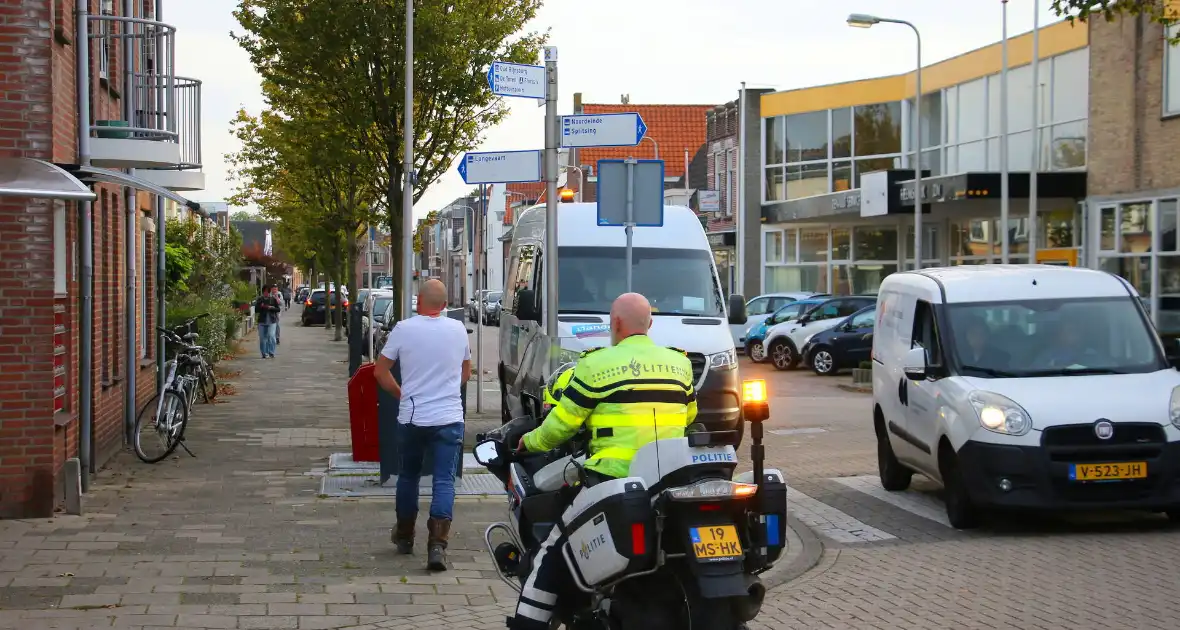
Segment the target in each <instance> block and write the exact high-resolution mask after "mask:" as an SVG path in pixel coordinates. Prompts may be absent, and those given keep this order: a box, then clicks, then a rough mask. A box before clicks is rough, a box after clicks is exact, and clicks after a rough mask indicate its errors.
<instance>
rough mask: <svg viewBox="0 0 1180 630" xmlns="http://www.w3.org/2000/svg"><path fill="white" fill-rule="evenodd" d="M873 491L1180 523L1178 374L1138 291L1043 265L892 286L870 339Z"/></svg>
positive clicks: (917, 278) (965, 506) (896, 280)
mask: <svg viewBox="0 0 1180 630" xmlns="http://www.w3.org/2000/svg"><path fill="white" fill-rule="evenodd" d="M873 403H874V405H873V424H874V427H875V429H876V434H877V457H878V464H879V468H880V475H881V485H883V486H884V487H885V489H886V490H891V491H900V490H905V489H906V488H907V487H908V486H909V484H910V476H911V475H912V474H913V473H914V472H919V473H922V474H923V475H925V476H927V477H929V478H931V479H933V480H934V481H936V482H938V483H941V484H942V485H943V487H944V488H945V493H944V494H945V498H946V511H947V516H948V519H949V521H950V523H951V525H953V526H954V527H957V528H968V527H972V526H974V525H976V524H977V523H978V519H979V515H980V512H981V509H984V508H989V507H991V508H1018V509H1038V510H1063V509H1122V508H1133V509H1144V510H1152V511H1162V512H1166V513H1167V514H1168V516H1169V517H1170V518H1172V519H1174V520H1176V519H1180V475H1178V473H1180V372H1177V371H1176V370H1175V369H1173V368H1171V367H1170V366H1169V362H1168V360H1167V358H1166V357H1165V353H1164V347H1163V345H1162V344H1161V342H1160V339H1159V337H1158V336H1157V334H1156V332H1155V329H1154V328H1153V327H1152V325H1151V321H1150V319H1149V318H1148V315H1147V313H1146V312H1145V311H1144V309H1143V305H1142V303H1141V302H1140V301H1139V299H1138V295H1137V294H1136V292H1135V289H1134V288H1132V287H1131V286H1130V285H1129V284H1128V283H1127V282H1126V281H1125V280H1123V279H1122V278H1119V277H1117V276H1114V275H1111V274H1108V273H1105V272H1101V271H1094V270H1090V269H1077V268H1069V267H1057V266H1049V265H979V266H974V265H971V266H961V267H952V268H944V269H924V270H922V271H911V272H905V273H896V274H893V275H891V276H889V277H887V278H886V279H885V281H884V282H883V283H882V284H881V289H880V293H879V299H878V302H877V326H876V334H875V335H874V336H873Z"/></svg>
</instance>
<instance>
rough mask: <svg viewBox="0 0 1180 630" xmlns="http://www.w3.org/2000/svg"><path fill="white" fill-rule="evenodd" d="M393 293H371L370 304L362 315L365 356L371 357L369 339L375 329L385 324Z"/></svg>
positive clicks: (376, 291) (382, 291) (381, 290)
mask: <svg viewBox="0 0 1180 630" xmlns="http://www.w3.org/2000/svg"><path fill="white" fill-rule="evenodd" d="M393 300H394V296H393V291H389V290H386V289H373V290H372V291H371V292H369V296H368V302H366V303H365V305H364V308H363V310H362V314H361V324H363V326H362V327H361V339H362V343H363V344H364V346H363V347H364V350H363V352H364V356H366V357H367V356H369V337H370V335H371V331H372V330H373V329H376V328H379V327H380V326H381V324H384V323H385V314H386V312H387V311H389V307H390V305H391V304H392V303H393Z"/></svg>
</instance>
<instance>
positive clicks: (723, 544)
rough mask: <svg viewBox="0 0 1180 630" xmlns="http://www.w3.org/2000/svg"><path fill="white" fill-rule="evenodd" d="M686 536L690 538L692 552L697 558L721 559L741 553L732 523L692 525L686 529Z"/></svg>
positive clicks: (740, 546)
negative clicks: (708, 525)
mask: <svg viewBox="0 0 1180 630" xmlns="http://www.w3.org/2000/svg"><path fill="white" fill-rule="evenodd" d="M688 536H689V538H690V539H691V540H692V554H693V555H694V556H696V558H697V559H698V560H723V559H727V558H739V557H741V555H742V543H741V541H739V540H738V534H737V528H736V527H734V526H733V525H713V526H711V527H693V528H691V529H689V530H688Z"/></svg>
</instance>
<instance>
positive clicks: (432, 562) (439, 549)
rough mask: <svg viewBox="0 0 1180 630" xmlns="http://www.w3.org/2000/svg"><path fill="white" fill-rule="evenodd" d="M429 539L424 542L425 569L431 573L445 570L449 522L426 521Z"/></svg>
mask: <svg viewBox="0 0 1180 630" xmlns="http://www.w3.org/2000/svg"><path fill="white" fill-rule="evenodd" d="M426 531H427V532H428V534H429V536H430V537H429V538H428V539H427V541H426V554H427V556H426V568H427V569H429V570H431V571H446V570H447V553H446V552H447V538H449V537H450V535H451V521H450V520H448V519H445V518H432V519H430V520H428V521H426Z"/></svg>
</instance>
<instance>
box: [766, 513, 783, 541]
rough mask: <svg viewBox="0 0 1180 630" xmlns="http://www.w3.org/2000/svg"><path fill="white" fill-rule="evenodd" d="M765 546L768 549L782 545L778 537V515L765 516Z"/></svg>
mask: <svg viewBox="0 0 1180 630" xmlns="http://www.w3.org/2000/svg"><path fill="white" fill-rule="evenodd" d="M766 545H767V546H768V547H778V546H780V545H782V540H781V539H780V538H779V535H778V514H767V515H766Z"/></svg>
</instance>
